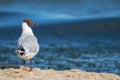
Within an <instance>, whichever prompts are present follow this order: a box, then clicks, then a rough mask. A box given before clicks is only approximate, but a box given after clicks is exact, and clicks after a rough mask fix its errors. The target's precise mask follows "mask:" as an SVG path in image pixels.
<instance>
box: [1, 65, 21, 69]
mask: <svg viewBox="0 0 120 80" xmlns="http://www.w3.org/2000/svg"><path fill="white" fill-rule="evenodd" d="M9 68H13V69H19V68H20V66H18V65H3V64H0V69H9Z"/></svg>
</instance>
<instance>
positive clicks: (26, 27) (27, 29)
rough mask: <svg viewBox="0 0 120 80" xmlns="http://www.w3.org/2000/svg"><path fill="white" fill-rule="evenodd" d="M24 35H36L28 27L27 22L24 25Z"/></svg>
mask: <svg viewBox="0 0 120 80" xmlns="http://www.w3.org/2000/svg"><path fill="white" fill-rule="evenodd" d="M22 34H29V35H34V34H33V31H32V29H31V28H30V27H29V26H28V24H27V23H26V22H23V23H22Z"/></svg>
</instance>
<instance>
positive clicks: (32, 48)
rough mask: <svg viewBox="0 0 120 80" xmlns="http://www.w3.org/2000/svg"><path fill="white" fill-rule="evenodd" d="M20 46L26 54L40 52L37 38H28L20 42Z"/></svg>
mask: <svg viewBox="0 0 120 80" xmlns="http://www.w3.org/2000/svg"><path fill="white" fill-rule="evenodd" d="M18 46H22V47H23V49H24V50H25V52H35V53H37V52H38V51H39V45H38V41H37V38H36V37H35V36H27V37H25V38H21V39H19V40H18Z"/></svg>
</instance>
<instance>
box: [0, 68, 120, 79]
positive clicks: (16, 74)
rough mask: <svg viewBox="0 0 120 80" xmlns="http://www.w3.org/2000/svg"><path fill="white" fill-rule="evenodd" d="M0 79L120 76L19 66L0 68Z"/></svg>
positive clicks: (106, 77) (112, 77) (116, 77)
mask: <svg viewBox="0 0 120 80" xmlns="http://www.w3.org/2000/svg"><path fill="white" fill-rule="evenodd" d="M0 80H120V76H118V75H116V74H108V73H95V72H85V71H82V70H78V69H71V70H64V71H56V70H53V69H48V70H41V69H39V68H33V71H29V68H27V70H26V71H25V70H24V67H23V66H21V67H20V68H18V69H17V68H16V69H15V68H5V69H0Z"/></svg>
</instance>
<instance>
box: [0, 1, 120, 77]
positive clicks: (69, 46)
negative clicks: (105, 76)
mask: <svg viewBox="0 0 120 80" xmlns="http://www.w3.org/2000/svg"><path fill="white" fill-rule="evenodd" d="M24 5H25V6H24ZM8 6H9V8H8ZM119 8H120V5H119V0H116V1H114V0H105V1H103V0H101V1H96V0H92V1H89V0H69V2H68V1H65V0H51V1H48V0H44V1H43V0H35V1H34V2H33V0H20V1H15V0H0V18H1V20H0V64H9V65H11V64H13V65H14V64H15V65H22V64H23V63H22V60H21V59H20V58H18V56H17V55H16V54H15V52H14V50H15V47H16V43H17V39H18V37H19V36H20V33H21V22H22V20H23V19H24V18H26V17H29V18H31V19H32V20H33V21H35V22H37V23H38V24H39V27H34V28H33V31H34V33H35V35H36V36H37V38H38V41H39V43H40V46H41V47H40V51H39V53H38V54H37V56H36V57H35V58H34V59H33V63H34V65H33V66H34V67H39V68H41V69H49V68H54V69H57V70H65V69H72V68H77V69H82V70H86V71H95V72H108V73H116V74H119V75H120V71H119V69H120V65H119V63H120V59H119V56H120V54H119V53H120V43H119V42H120V31H119V30H120V27H119V26H120V23H119V22H120V17H119V16H120V14H119V13H120V11H119ZM27 65H29V61H27Z"/></svg>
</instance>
